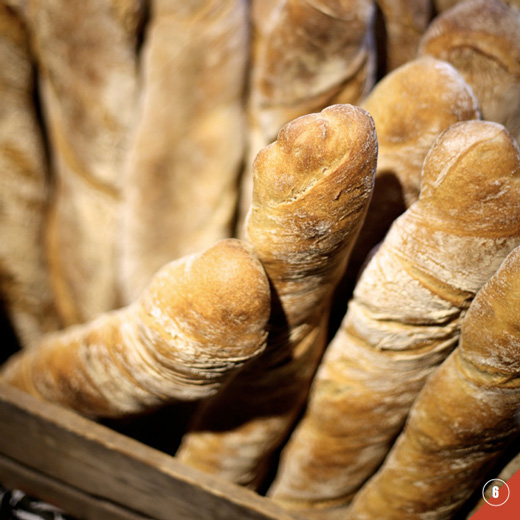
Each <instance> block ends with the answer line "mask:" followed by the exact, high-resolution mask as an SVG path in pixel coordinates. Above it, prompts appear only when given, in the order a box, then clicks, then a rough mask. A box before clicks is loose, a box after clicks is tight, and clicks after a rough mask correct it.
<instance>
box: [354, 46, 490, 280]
mask: <svg viewBox="0 0 520 520" xmlns="http://www.w3.org/2000/svg"><path fill="white" fill-rule="evenodd" d="M362 106H363V108H365V109H366V110H367V111H368V112H369V113H370V114H371V115H372V117H373V118H374V122H375V125H376V131H377V139H378V143H379V153H378V162H377V172H376V181H375V186H374V193H373V196H372V200H371V201H370V206H369V208H368V212H367V217H366V219H365V222H364V224H363V228H362V231H361V232H360V234H359V238H358V240H357V242H356V246H355V248H354V251H353V253H352V258H351V261H350V264H349V268H348V271H347V277H348V278H349V279H350V280H352V281H353V280H355V279H356V278H357V276H358V274H359V273H358V272H359V269H360V268H361V266H362V265H363V263H364V262H365V260H366V258H367V256H368V254H369V253H370V251H371V250H372V248H373V247H375V246H376V245H377V244H378V243H379V242H380V241H381V240H383V238H384V236H385V234H386V232H387V231H388V229H389V227H390V225H391V224H392V222H393V221H394V220H395V219H396V218H397V217H398V216H399V215H400V214H401V213H403V212H404V211H405V210H406V209H407V208H409V207H410V206H411V205H412V204H413V203H414V202H415V201H416V200H417V198H418V197H419V190H420V185H421V170H422V166H423V162H424V158H425V157H426V154H427V152H428V150H429V149H430V147H431V146H432V144H433V143H434V141H435V139H437V137H438V136H439V134H440V133H441V132H442V131H443V130H445V129H447V128H448V127H449V126H450V125H452V124H454V123H457V122H459V121H466V120H469V119H479V118H480V112H479V109H478V106H477V101H476V98H475V96H474V94H473V92H472V90H471V89H470V87H469V86H468V85H467V83H466V82H465V81H464V79H463V78H462V76H461V75H460V74H459V72H457V70H456V69H455V68H454V67H453V66H452V65H450V64H449V63H447V62H444V61H441V60H437V59H435V58H432V57H430V56H424V57H422V58H418V59H416V60H413V61H411V62H409V63H407V64H405V65H402V66H401V67H399V68H398V69H396V70H394V71H393V72H392V73H390V74H388V75H387V76H385V77H384V78H383V79H382V80H381V81H379V83H378V84H377V85H376V86H375V87H374V89H373V90H372V92H371V93H370V94H369V95H368V96H367V98H366V99H365V100H364V101H363V104H362ZM352 281H351V282H350V283H351V284H353V282H352Z"/></svg>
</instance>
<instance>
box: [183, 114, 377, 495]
mask: <svg viewBox="0 0 520 520" xmlns="http://www.w3.org/2000/svg"><path fill="white" fill-rule="evenodd" d="M376 158H377V140H376V135H375V129H374V124H373V121H372V118H371V117H370V115H369V114H368V113H367V112H366V111H364V110H363V109H361V108H359V107H354V106H351V105H334V106H331V107H329V108H327V109H325V110H323V111H322V112H321V113H319V114H310V115H306V116H302V117H300V118H297V119H295V120H294V121H292V122H290V123H289V124H287V125H285V126H284V127H283V129H282V130H281V131H280V133H279V135H278V140H277V141H276V142H275V143H273V144H271V145H270V146H268V147H266V148H264V149H263V150H262V151H261V152H260V153H259V154H258V156H257V158H256V161H255V164H254V172H255V176H254V197H253V206H252V209H251V212H250V214H249V217H248V221H247V235H248V238H249V241H250V243H251V244H252V245H253V247H254V249H255V251H256V252H257V254H258V256H259V258H260V260H261V261H262V263H263V265H264V266H265V269H266V272H267V274H268V276H269V279H270V281H271V284H272V291H273V310H272V314H271V320H270V327H271V328H270V334H269V339H268V346H267V349H266V351H265V353H264V354H263V355H262V356H261V357H260V358H259V359H258V360H257V361H256V362H255V363H254V364H252V365H250V366H249V367H246V369H245V370H244V372H242V373H241V374H239V375H238V376H237V377H236V378H235V379H234V380H233V381H232V382H231V383H230V384H229V385H228V386H227V387H226V388H225V390H224V392H223V393H222V394H221V395H219V396H216V398H215V399H212V400H210V401H209V402H208V403H207V405H206V404H204V405H203V407H202V409H201V410H200V413H199V415H198V418H197V420H196V421H195V423H194V424H193V425H192V427H191V431H190V432H189V433H188V434H187V435H186V436H185V438H184V439H183V442H182V444H181V446H180V450H179V452H178V457H179V458H180V460H182V461H184V462H186V463H188V464H191V465H194V466H196V467H198V468H199V469H202V470H204V471H206V472H208V473H212V474H214V475H218V476H220V477H223V478H225V479H229V480H231V481H234V482H236V483H240V484H244V485H249V486H251V487H256V486H258V485H259V484H260V483H261V482H262V479H263V477H264V476H265V473H266V471H267V469H268V468H269V465H270V463H271V462H272V456H273V453H274V451H275V450H276V449H277V448H278V447H279V446H280V444H281V443H282V442H283V441H284V440H285V438H286V436H287V435H288V433H289V431H290V429H291V427H292V426H293V424H294V421H295V419H296V417H297V415H298V414H299V413H300V411H301V408H302V406H303V405H304V403H305V400H306V398H307V391H308V387H309V385H310V381H311V378H312V376H313V375H314V373H315V370H316V366H317V364H318V362H319V360H320V358H321V355H322V352H323V349H324V347H325V343H326V340H327V326H328V315H329V310H330V300H331V295H332V291H333V290H334V287H335V285H336V284H337V282H338V280H339V278H340V277H341V276H342V274H343V271H344V268H345V264H346V262H347V260H348V255H349V253H350V249H351V247H352V244H353V242H354V240H355V238H356V235H357V233H358V231H359V228H360V225H361V222H362V220H363V217H364V215H365V212H366V207H367V205H368V201H369V198H370V194H371V191H372V186H373V178H374V173H375V167H376Z"/></svg>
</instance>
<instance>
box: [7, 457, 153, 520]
mask: <svg viewBox="0 0 520 520" xmlns="http://www.w3.org/2000/svg"><path fill="white" fill-rule="evenodd" d="M0 482H1V483H2V484H3V485H4V486H5V487H7V488H8V489H19V490H21V491H23V492H25V493H26V494H27V495H29V496H30V497H33V498H36V499H39V500H43V501H44V502H47V503H48V504H52V505H54V506H57V507H59V508H60V509H62V510H63V511H64V512H65V513H66V514H68V515H71V516H73V517H75V518H78V519H85V520H100V519H103V520H147V519H148V518H149V517H146V516H143V515H140V514H138V513H134V512H132V511H129V510H128V509H124V508H122V507H120V506H118V505H116V504H112V503H110V502H107V501H106V500H102V499H98V498H95V497H93V496H91V495H87V494H86V493H83V492H82V491H80V490H78V489H75V488H73V487H71V486H68V485H66V484H63V483H62V482H59V481H57V480H55V479H53V478H51V477H48V476H46V475H43V474H41V473H39V472H38V471H35V470H33V469H31V468H28V467H27V466H24V465H23V464H20V463H19V462H16V461H13V460H11V459H9V458H7V457H5V456H3V455H0Z"/></svg>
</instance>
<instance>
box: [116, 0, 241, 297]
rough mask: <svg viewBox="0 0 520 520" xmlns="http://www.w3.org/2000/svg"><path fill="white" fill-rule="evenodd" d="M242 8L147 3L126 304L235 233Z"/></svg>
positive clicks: (125, 243)
mask: <svg viewBox="0 0 520 520" xmlns="http://www.w3.org/2000/svg"><path fill="white" fill-rule="evenodd" d="M248 14H249V13H248V6H247V1H245V0H224V1H217V0H205V1H196V2H195V1H189V2H186V1H185V0H177V1H170V0H167V1H165V0H153V1H152V2H151V15H150V21H149V25H148V27H147V30H146V38H145V41H144V47H143V50H142V76H143V77H142V91H141V97H140V104H139V115H138V118H137V121H136V125H135V132H134V135H133V137H132V140H131V149H130V152H129V156H128V157H127V159H126V176H125V179H126V184H125V188H124V190H123V208H122V227H121V234H120V237H121V242H120V246H121V261H120V264H119V265H120V273H119V274H120V276H119V281H120V282H121V289H122V294H123V296H124V301H125V302H130V301H133V300H134V299H135V297H136V296H137V295H138V294H139V292H140V291H141V290H142V289H143V287H144V286H145V285H146V284H147V283H148V281H149V280H150V278H151V276H152V275H153V273H154V272H155V271H156V270H157V269H158V268H159V267H160V266H161V265H163V264H165V263H166V262H169V261H171V260H174V259H176V258H180V257H181V256H184V255H185V254H191V253H194V252H197V251H200V250H202V249H205V248H207V247H209V246H211V245H212V244H214V243H215V242H216V241H217V240H220V239H223V238H227V237H230V236H232V234H233V229H232V227H233V221H234V218H235V213H236V205H237V198H238V176H239V169H240V166H241V163H242V161H243V154H244V144H245V143H244V136H245V128H244V117H243V114H244V107H243V103H244V96H245V93H244V87H245V80H246V65H247V60H248V57H249V24H248Z"/></svg>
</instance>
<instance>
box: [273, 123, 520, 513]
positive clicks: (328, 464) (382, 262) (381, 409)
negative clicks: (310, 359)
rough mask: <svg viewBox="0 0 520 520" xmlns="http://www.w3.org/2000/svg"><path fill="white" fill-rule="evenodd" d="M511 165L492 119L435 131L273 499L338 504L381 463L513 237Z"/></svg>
mask: <svg viewBox="0 0 520 520" xmlns="http://www.w3.org/2000/svg"><path fill="white" fill-rule="evenodd" d="M490 165H493V167H492V168H490ZM519 166H520V152H519V150H518V146H517V145H516V143H515V141H514V139H513V138H512V137H511V136H510V134H509V133H508V132H507V130H505V129H504V127H502V126H501V125H498V124H497V123H491V122H484V121H466V122H461V123H456V124H455V125H452V126H451V127H450V128H449V129H448V130H446V131H445V132H443V133H442V134H441V136H440V137H439V139H438V140H437V141H436V144H435V145H434V146H433V147H432V149H431V151H430V152H429V154H428V156H427V158H426V160H425V164H424V171H423V179H424V193H423V192H421V195H420V197H419V200H418V201H417V202H416V203H415V204H413V205H412V206H411V208H410V209H409V210H408V211H407V212H405V213H404V214H403V215H402V216H401V217H400V218H398V219H397V220H396V221H395V223H394V225H393V226H392V228H391V229H390V231H389V233H388V235H387V236H386V238H385V240H384V242H383V244H382V245H381V247H380V248H379V250H378V251H377V252H376V254H375V255H374V256H373V258H372V259H371V261H370V262H369V264H368V265H367V267H366V268H365V270H364V271H363V274H362V276H361V278H360V280H359V282H358V284H357V286H356V290H355V293H354V298H353V300H351V301H350V303H349V307H348V311H347V314H346V316H345V319H344V321H343V323H342V326H341V328H340V330H339V331H338V333H337V334H336V336H335V338H334V339H333V340H332V342H331V343H330V345H329V346H328V348H327V351H326V353H325V356H324V359H323V361H322V363H321V365H320V368H319V370H318V372H317V375H316V377H315V379H314V383H313V386H312V390H311V395H310V399H309V404H308V407H307V411H306V413H305V415H304V417H303V419H302V422H301V423H300V424H299V425H298V427H297V429H296V430H295V432H294V433H293V435H292V438H291V440H290V441H289V443H288V445H287V446H286V448H285V449H284V452H282V458H281V463H280V472H279V475H278V476H277V478H276V480H275V483H274V486H273V489H272V490H271V492H270V493H271V494H272V495H273V497H274V499H275V500H279V501H280V502H284V503H286V504H287V505H288V506H289V507H294V508H300V509H301V508H319V507H328V506H333V505H341V504H343V505H344V504H346V503H347V502H348V501H349V500H350V499H351V498H352V495H353V494H354V493H355V492H356V491H357V490H358V489H359V487H360V486H361V485H362V484H363V482H364V480H366V479H367V478H368V477H370V475H371V474H372V473H373V472H374V471H375V470H376V469H377V467H378V466H379V465H380V464H381V462H382V460H383V459H384V457H385V454H386V453H387V452H388V450H389V448H390V446H391V445H392V442H393V440H394V438H395V436H396V435H397V434H398V433H399V431H400V429H401V428H402V426H403V423H404V421H405V419H406V416H407V413H408V411H409V409H410V406H411V405H412V403H413V401H414V399H415V397H416V396H417V394H418V393H419V391H420V389H421V388H422V386H423V385H424V383H425V381H426V379H427V377H428V376H429V375H430V374H431V373H432V371H433V370H434V369H435V368H436V367H437V366H438V365H439V364H440V363H441V362H442V361H443V360H444V359H445V358H446V356H447V355H448V354H449V353H450V352H451V351H452V350H453V348H454V347H455V346H456V344H457V341H458V339H459V334H460V324H461V319H462V317H463V316H464V314H465V312H466V309H467V308H468V306H469V303H470V302H471V300H472V298H473V297H474V295H475V294H476V293H477V291H478V290H479V289H480V287H482V285H483V284H484V283H485V282H486V281H487V280H488V279H489V277H490V276H492V275H493V273H494V272H495V271H496V270H497V269H498V267H499V266H500V264H501V262H502V260H503V259H504V258H505V257H506V256H507V254H508V253H509V252H510V251H511V250H512V249H513V248H515V247H516V246H517V245H518V244H519V243H520V208H519V206H518V204H514V203H513V201H515V200H516V201H518V198H519V196H520V170H519ZM463 186H466V187H465V188H463ZM457 195H458V198H457V199H456V196H457ZM455 200H457V202H455ZM457 223H459V225H458V226H457ZM403 381H406V384H403Z"/></svg>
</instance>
